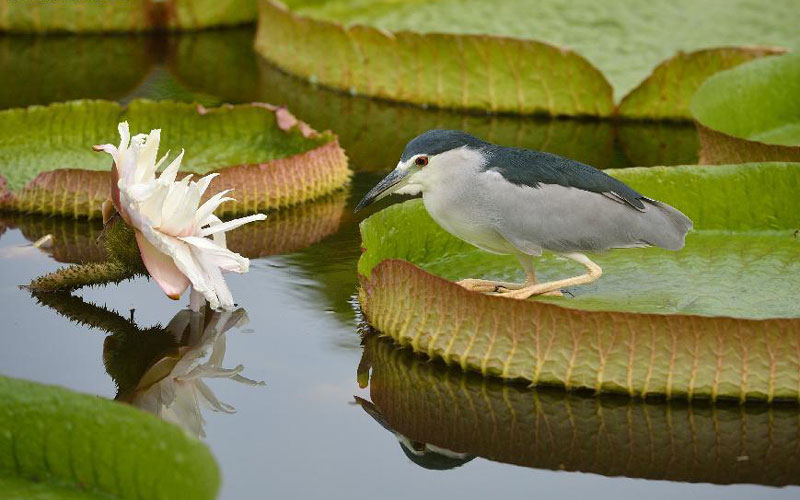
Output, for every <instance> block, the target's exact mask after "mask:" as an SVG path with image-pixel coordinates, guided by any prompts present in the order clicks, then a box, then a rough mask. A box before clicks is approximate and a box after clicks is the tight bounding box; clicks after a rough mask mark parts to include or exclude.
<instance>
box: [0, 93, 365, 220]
mask: <svg viewBox="0 0 800 500" xmlns="http://www.w3.org/2000/svg"><path fill="white" fill-rule="evenodd" d="M121 120H128V121H129V122H131V128H132V130H136V131H139V130H149V129H150V128H163V129H164V133H163V134H162V145H163V146H166V147H165V148H164V149H167V148H171V149H172V151H173V152H177V151H179V150H180V148H186V150H187V155H186V160H185V161H184V163H183V167H182V169H183V171H186V172H191V173H196V174H206V173H209V172H212V171H219V172H220V173H221V175H220V176H219V178H218V179H217V180H215V184H214V187H215V192H216V190H220V189H226V188H236V190H237V191H236V196H237V197H238V199H239V201H240V202H239V203H236V204H227V205H226V208H225V210H226V211H225V212H224V213H234V212H237V213H238V212H252V211H257V210H266V209H270V208H276V207H281V206H286V205H291V204H294V203H299V202H302V201H306V200H309V199H312V198H316V197H319V196H322V195H324V194H327V193H329V192H331V191H334V190H336V189H338V188H340V187H341V186H342V185H343V184H345V183H346V182H347V181H348V180H349V177H350V171H349V169H348V168H347V159H346V157H345V155H344V151H343V150H342V149H341V148H340V147H339V145H338V143H337V141H336V137H335V136H334V135H333V134H331V133H329V132H325V133H322V134H319V133H316V132H314V131H313V130H311V129H310V128H308V126H307V125H305V124H303V123H302V122H298V121H297V120H296V119H295V118H294V117H293V116H292V115H291V114H289V113H288V111H286V110H285V109H281V108H274V107H271V106H269V105H260V104H253V105H241V106H225V107H220V108H213V109H205V108H202V107H196V106H193V105H190V104H181V103H174V102H154V101H133V102H132V103H131V104H130V105H128V107H127V108H125V109H123V108H122V107H120V106H119V105H117V104H115V103H112V102H108V101H72V102H69V103H64V104H54V105H51V106H47V107H39V106H36V107H30V108H27V109H12V110H7V111H3V112H0V130H2V132H3V134H2V137H1V138H0V174H2V175H3V176H4V177H5V178H6V179H7V181H8V184H9V188H10V190H11V191H12V193H11V195H10V196H9V195H6V196H5V197H4V199H3V200H2V201H3V204H4V205H6V206H7V207H9V208H12V209H16V210H25V211H34V212H40V213H47V214H63V215H70V216H89V217H93V216H97V215H99V214H100V206H101V204H102V202H103V201H104V200H105V199H106V198H107V197H108V195H109V187H108V171H109V170H110V164H109V161H108V158H107V157H104V156H102V155H98V154H95V153H93V152H92V151H91V146H92V145H94V144H103V143H116V142H117V139H116V137H115V134H116V124H117V122H118V121H121Z"/></svg>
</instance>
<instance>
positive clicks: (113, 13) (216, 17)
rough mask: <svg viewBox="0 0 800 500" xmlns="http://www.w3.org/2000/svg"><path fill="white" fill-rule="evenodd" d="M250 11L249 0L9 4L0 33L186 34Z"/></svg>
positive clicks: (0, 15) (243, 17) (248, 17)
mask: <svg viewBox="0 0 800 500" xmlns="http://www.w3.org/2000/svg"><path fill="white" fill-rule="evenodd" d="M255 10H256V9H255V4H254V3H253V2H252V1H251V0H166V1H157V0H137V1H128V2H119V3H113V2H111V3H105V2H64V3H54V2H30V3H18V2H8V3H5V4H3V8H2V10H0V32H2V31H9V32H12V33H46V32H72V33H102V32H120V31H151V30H191V29H199V28H208V27H211V26H230V25H235V24H242V23H247V22H252V21H253V20H254V19H255V14H256V12H255Z"/></svg>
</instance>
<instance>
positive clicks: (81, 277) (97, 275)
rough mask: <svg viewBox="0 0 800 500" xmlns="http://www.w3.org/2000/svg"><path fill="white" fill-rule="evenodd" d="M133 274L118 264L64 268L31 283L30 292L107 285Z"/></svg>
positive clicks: (79, 265)
mask: <svg viewBox="0 0 800 500" xmlns="http://www.w3.org/2000/svg"><path fill="white" fill-rule="evenodd" d="M134 276H135V273H134V272H133V271H131V270H130V268H128V266H125V265H123V264H122V263H120V262H116V261H108V262H101V263H91V264H77V265H72V266H68V267H64V268H61V269H58V270H56V271H53V272H52V273H49V274H45V275H44V276H40V277H38V278H36V279H35V280H33V281H31V283H30V285H28V288H29V289H30V290H31V291H32V292H40V293H41V292H45V293H46V292H59V291H71V290H75V289H77V288H81V287H84V286H94V285H107V284H109V283H119V282H120V281H123V280H126V279H130V278H133V277H134Z"/></svg>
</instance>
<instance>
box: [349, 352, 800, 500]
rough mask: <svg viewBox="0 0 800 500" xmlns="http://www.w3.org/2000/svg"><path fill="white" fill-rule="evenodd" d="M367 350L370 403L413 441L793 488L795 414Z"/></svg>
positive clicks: (530, 463)
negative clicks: (545, 381)
mask: <svg viewBox="0 0 800 500" xmlns="http://www.w3.org/2000/svg"><path fill="white" fill-rule="evenodd" d="M364 349H365V351H364V356H365V358H366V359H367V360H368V361H369V365H370V367H371V377H370V381H369V387H370V397H371V399H372V402H373V403H374V405H375V407H376V409H377V410H378V411H379V412H380V414H381V415H382V417H383V418H384V419H385V421H386V422H387V423H388V424H389V425H390V427H391V428H392V430H393V431H395V432H397V433H399V434H401V435H403V436H405V437H406V438H408V439H409V440H410V441H412V442H420V443H428V444H430V445H435V446H437V447H439V448H443V449H446V450H451V451H454V452H457V453H466V454H469V455H473V456H481V457H484V458H487V459H489V460H494V461H498V462H503V463H510V464H515V465H521V466H525V467H533V468H538V469H549V470H568V471H580V472H591V473H595V474H602V475H604V476H626V477H631V478H646V479H655V480H669V481H685V482H703V483H716V484H732V483H753V484H763V485H772V486H784V485H789V484H798V477H797V474H796V471H797V467H798V465H800V464H798V456H797V452H796V450H797V446H798V444H800V434H798V430H797V409H796V408H795V407H793V406H789V407H787V406H780V405H776V406H773V407H751V406H742V405H724V404H719V405H713V406H712V405H704V404H700V403H698V402H694V404H689V403H686V402H682V401H669V402H661V401H648V402H642V401H637V400H635V399H630V398H619V397H611V396H609V397H586V395H581V394H575V393H570V392H564V391H555V390H542V389H538V390H537V389H528V390H526V389H524V388H522V387H520V386H518V385H513V384H507V383H502V382H500V381H497V380H493V379H491V378H485V377H480V376H477V375H476V374H473V373H465V372H459V371H457V370H453V369H448V368H446V367H444V366H442V365H441V364H439V363H430V362H427V360H425V359H424V358H422V357H420V356H414V355H412V354H411V353H410V352H409V351H408V350H406V349H397V348H396V347H395V346H394V345H393V344H392V343H391V342H389V341H386V340H385V339H378V338H376V337H375V336H371V337H368V338H367V339H366V343H365V346H364ZM742 429H746V430H747V431H746V432H742ZM743 457H744V458H743Z"/></svg>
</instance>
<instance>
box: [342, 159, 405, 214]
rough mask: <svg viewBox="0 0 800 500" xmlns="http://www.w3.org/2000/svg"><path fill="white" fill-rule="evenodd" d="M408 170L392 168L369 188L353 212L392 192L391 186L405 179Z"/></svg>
mask: <svg viewBox="0 0 800 500" xmlns="http://www.w3.org/2000/svg"><path fill="white" fill-rule="evenodd" d="M409 173H410V172H409V171H408V170H400V169H394V170H392V172H391V173H390V174H389V175H387V176H386V177H384V178H383V180H382V181H380V182H379V183H378V184H377V185H376V186H375V187H374V188H372V189H370V190H369V193H367V194H366V196H364V198H362V199H361V201H359V202H358V205H356V209H355V211H354V212H353V213H358V211H359V210H361V209H363V208H364V207H366V206H367V205H370V204H372V203H373V202H375V201H378V200H380V199H381V198H383V197H384V196H386V195H389V194H391V193H392V191H391V190H392V188H393V187H395V186H397V185H398V184H399V183H400V182H401V181H402V180H403V179H405V178H406V177H407V176H408V175H409Z"/></svg>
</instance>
